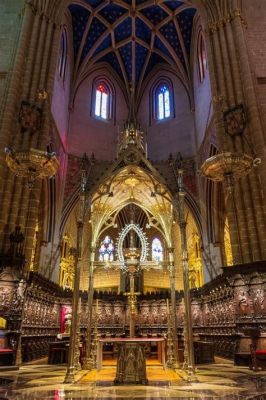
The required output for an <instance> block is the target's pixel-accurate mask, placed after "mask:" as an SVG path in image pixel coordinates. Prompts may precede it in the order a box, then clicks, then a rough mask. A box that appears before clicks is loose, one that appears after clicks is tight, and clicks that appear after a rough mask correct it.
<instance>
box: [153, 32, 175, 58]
mask: <svg viewBox="0 0 266 400" xmlns="http://www.w3.org/2000/svg"><path fill="white" fill-rule="evenodd" d="M154 47H155V48H157V49H158V50H161V52H162V53H164V54H165V55H166V56H168V57H169V58H170V59H172V56H171V54H170V52H169V50H168V49H167V47H166V46H165V45H164V44H163V42H162V41H161V40H160V39H158V37H157V36H156V38H155V40H154Z"/></svg>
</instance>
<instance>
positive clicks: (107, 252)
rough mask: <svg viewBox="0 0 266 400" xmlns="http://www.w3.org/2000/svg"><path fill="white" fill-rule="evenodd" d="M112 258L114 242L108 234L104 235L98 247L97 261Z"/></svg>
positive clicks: (111, 259)
mask: <svg viewBox="0 0 266 400" xmlns="http://www.w3.org/2000/svg"><path fill="white" fill-rule="evenodd" d="M113 260H114V242H113V240H112V239H111V238H110V236H108V235H107V236H105V238H104V239H103V241H102V242H101V245H100V248H99V261H113Z"/></svg>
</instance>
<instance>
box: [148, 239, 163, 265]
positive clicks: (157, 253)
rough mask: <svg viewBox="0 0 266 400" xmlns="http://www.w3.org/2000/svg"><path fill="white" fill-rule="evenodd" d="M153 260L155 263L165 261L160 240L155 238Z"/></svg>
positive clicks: (152, 249) (152, 247) (152, 248)
mask: <svg viewBox="0 0 266 400" xmlns="http://www.w3.org/2000/svg"><path fill="white" fill-rule="evenodd" d="M151 251H152V260H153V261H163V246H162V243H161V241H160V239H158V238H155V239H153V241H152V245H151Z"/></svg>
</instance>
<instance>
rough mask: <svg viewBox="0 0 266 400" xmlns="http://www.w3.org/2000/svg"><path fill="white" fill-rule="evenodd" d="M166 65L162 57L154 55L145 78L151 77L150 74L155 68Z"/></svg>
mask: <svg viewBox="0 0 266 400" xmlns="http://www.w3.org/2000/svg"><path fill="white" fill-rule="evenodd" d="M164 63H165V62H164V60H163V58H162V57H160V56H159V55H158V54H156V53H153V54H152V55H151V58H150V61H149V63H148V66H147V69H146V71H145V78H146V77H147V76H148V75H149V73H150V72H151V71H152V69H153V68H154V67H155V65H158V64H164Z"/></svg>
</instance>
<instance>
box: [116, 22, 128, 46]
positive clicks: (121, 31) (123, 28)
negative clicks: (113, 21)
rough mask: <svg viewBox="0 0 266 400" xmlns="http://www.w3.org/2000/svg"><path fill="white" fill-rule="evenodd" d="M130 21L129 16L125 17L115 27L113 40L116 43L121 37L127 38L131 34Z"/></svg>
mask: <svg viewBox="0 0 266 400" xmlns="http://www.w3.org/2000/svg"><path fill="white" fill-rule="evenodd" d="M131 32H132V22H131V18H130V17H127V18H126V19H125V20H124V21H123V22H121V24H119V26H118V27H117V28H115V40H116V42H117V43H119V42H121V40H123V39H127V38H128V37H130V36H131Z"/></svg>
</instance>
